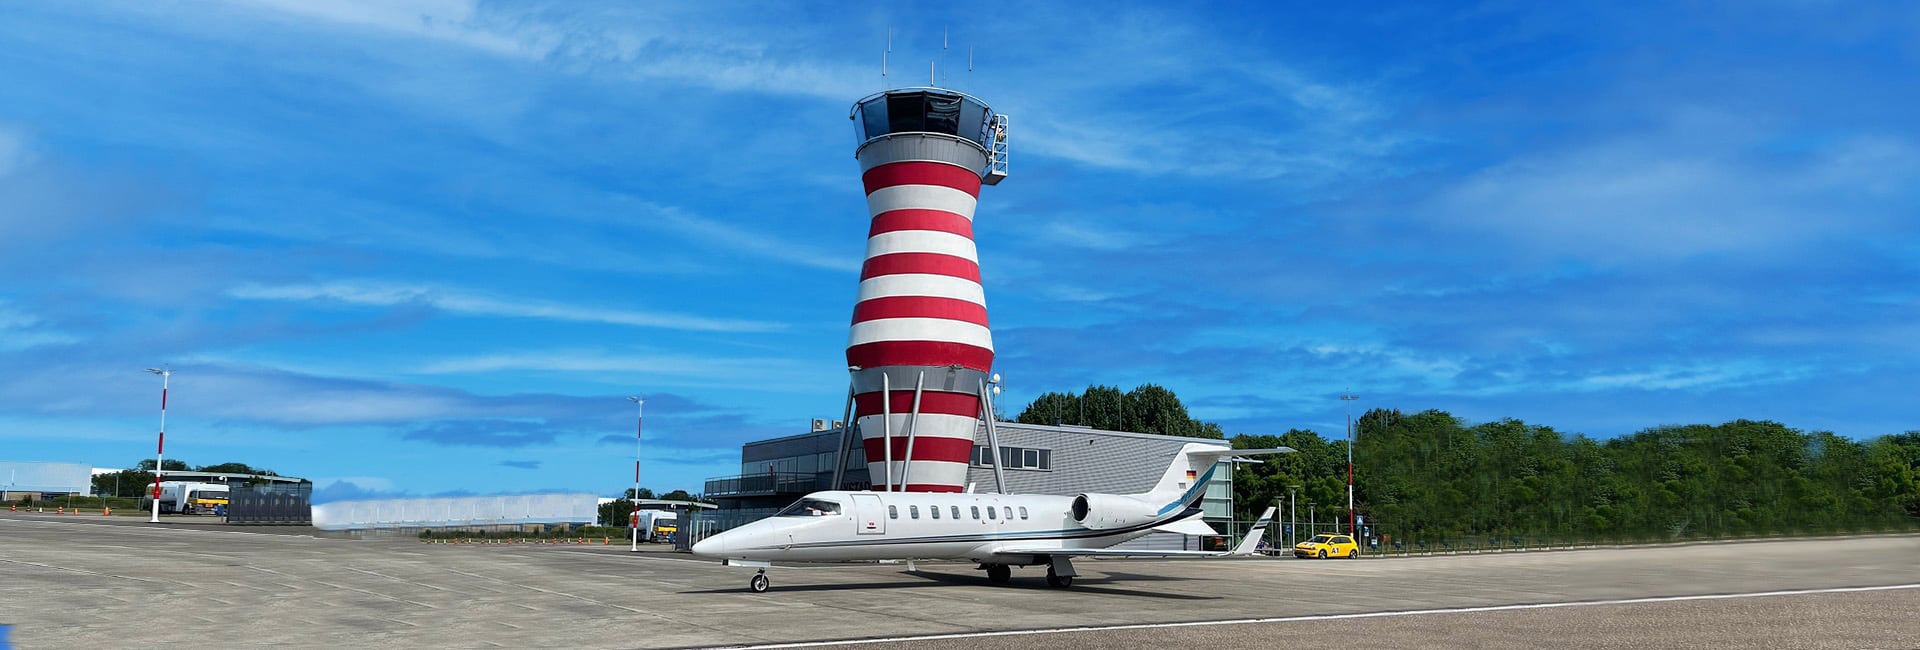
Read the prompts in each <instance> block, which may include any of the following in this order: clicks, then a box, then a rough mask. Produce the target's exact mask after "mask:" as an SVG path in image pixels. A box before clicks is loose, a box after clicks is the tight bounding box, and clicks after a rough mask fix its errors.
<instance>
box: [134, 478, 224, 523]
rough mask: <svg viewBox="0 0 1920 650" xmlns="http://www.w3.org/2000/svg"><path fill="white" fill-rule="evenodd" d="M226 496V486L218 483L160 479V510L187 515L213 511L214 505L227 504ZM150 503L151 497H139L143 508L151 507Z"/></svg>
mask: <svg viewBox="0 0 1920 650" xmlns="http://www.w3.org/2000/svg"><path fill="white" fill-rule="evenodd" d="M227 496H228V493H227V486H225V485H222V484H219V483H199V482H194V481H162V482H161V483H160V511H161V512H172V513H179V514H188V515H191V514H196V513H201V512H213V511H214V509H215V507H217V506H225V505H227ZM151 504H152V499H151V498H148V497H142V498H141V499H140V507H141V509H143V510H144V509H147V508H151V507H153V506H152V505H151Z"/></svg>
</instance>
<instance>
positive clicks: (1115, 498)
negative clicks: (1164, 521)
mask: <svg viewBox="0 0 1920 650" xmlns="http://www.w3.org/2000/svg"><path fill="white" fill-rule="evenodd" d="M1159 514H1160V509H1159V508H1156V507H1154V505H1153V504H1151V503H1148V502H1146V501H1142V500H1140V499H1138V498H1135V497H1130V496H1122V495H1118V494H1082V495H1080V496H1076V497H1074V498H1073V520H1074V521H1077V522H1080V525H1082V526H1086V527H1088V528H1092V529H1094V530H1111V529H1114V528H1123V527H1126V526H1132V525H1134V524H1143V523H1146V522H1149V521H1153V518H1154V517H1156V516H1159Z"/></svg>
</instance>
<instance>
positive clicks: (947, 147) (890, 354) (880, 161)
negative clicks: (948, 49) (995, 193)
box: [847, 88, 1006, 492]
mask: <svg viewBox="0 0 1920 650" xmlns="http://www.w3.org/2000/svg"><path fill="white" fill-rule="evenodd" d="M852 118H853V120H854V123H855V129H856V131H857V132H858V134H859V136H860V142H861V144H860V146H859V148H858V149H857V150H856V151H855V153H854V155H855V157H856V158H858V159H859V161H860V168H861V172H862V174H861V180H862V181H863V182H864V184H865V185H866V191H867V212H868V215H869V216H870V217H871V218H872V222H871V225H870V227H869V228H868V230H867V256H866V262H865V264H863V265H862V266H861V269H860V292H859V298H858V299H857V301H856V302H855V304H854V308H853V328H852V333H851V335H850V336H849V337H848V340H847V365H848V366H849V369H850V370H851V372H852V375H853V393H854V398H853V402H854V408H855V420H856V422H857V423H858V426H859V429H860V435H861V438H862V442H863V443H864V445H865V450H866V456H867V470H868V476H869V479H870V481H871V482H872V483H873V485H874V486H875V489H879V490H905V491H910V492H959V491H961V490H962V489H963V488H964V487H965V484H966V478H967V463H968V461H969V460H970V459H971V458H972V456H973V448H974V432H975V431H976V430H977V428H978V427H979V424H980V417H981V415H982V413H983V409H982V408H981V404H982V396H983V395H984V394H985V391H986V390H987V384H988V381H987V379H988V377H989V376H990V373H991V372H992V367H993V336H992V334H991V333H990V332H989V330H988V328H987V306H986V296H985V292H984V291H982V289H981V286H980V261H979V256H978V255H977V253H976V251H975V248H974V243H973V210H974V205H975V201H976V200H977V198H978V197H979V194H980V186H981V184H982V183H985V184H988V185H992V184H995V183H998V182H999V181H1000V179H1001V178H1004V177H1005V176H1006V144H1005V143H1006V140H1005V134H1006V117H1005V116H1000V115H995V114H994V113H993V111H992V110H991V109H989V108H988V107H987V105H986V104H985V103H984V102H981V101H980V100H978V99H975V98H973V97H971V96H969V95H966V94H963V93H959V92H955V91H952V90H947V89H943V88H901V89H896V90H889V91H886V92H883V93H879V94H876V95H873V96H870V97H867V98H866V99H862V100H860V101H859V102H857V103H856V104H855V105H854V108H853V113H852Z"/></svg>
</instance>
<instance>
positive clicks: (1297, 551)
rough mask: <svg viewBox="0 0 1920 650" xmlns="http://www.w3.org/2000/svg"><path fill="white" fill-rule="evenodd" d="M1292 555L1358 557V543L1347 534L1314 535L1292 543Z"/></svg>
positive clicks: (1323, 557)
mask: <svg viewBox="0 0 1920 650" xmlns="http://www.w3.org/2000/svg"><path fill="white" fill-rule="evenodd" d="M1293 556H1294V557H1317V558H1320V559H1322V560H1324V559H1327V558H1330V557H1346V558H1357V557H1360V545H1359V544H1356V543H1354V541H1353V537H1351V536H1348V535H1314V536H1313V539H1309V540H1307V541H1304V542H1301V543H1298V544H1294V545H1293Z"/></svg>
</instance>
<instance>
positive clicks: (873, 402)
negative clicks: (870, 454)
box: [853, 388, 980, 449]
mask: <svg viewBox="0 0 1920 650" xmlns="http://www.w3.org/2000/svg"><path fill="white" fill-rule="evenodd" d="M887 401H888V404H887V408H889V409H892V411H893V414H894V415H901V414H905V413H912V412H913V389H912V388H908V389H907V390H895V391H893V398H892V399H890V400H887ZM853 408H854V414H855V415H857V416H859V417H867V416H869V415H879V414H880V391H874V392H871V393H861V394H859V395H855V396H853ZM920 413H921V414H922V415H928V414H936V415H958V416H961V417H969V418H972V417H979V416H980V396H979V395H975V394H973V393H949V392H946V391H939V390H927V391H921V393H920ZM895 433H898V434H905V433H906V432H905V431H897V432H895ZM876 449H877V448H876Z"/></svg>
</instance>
